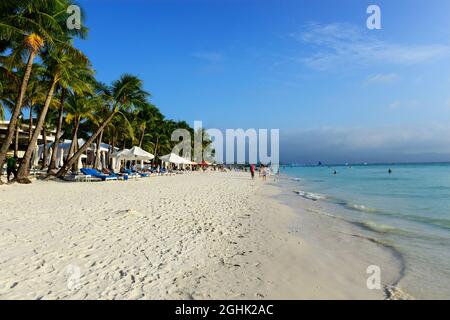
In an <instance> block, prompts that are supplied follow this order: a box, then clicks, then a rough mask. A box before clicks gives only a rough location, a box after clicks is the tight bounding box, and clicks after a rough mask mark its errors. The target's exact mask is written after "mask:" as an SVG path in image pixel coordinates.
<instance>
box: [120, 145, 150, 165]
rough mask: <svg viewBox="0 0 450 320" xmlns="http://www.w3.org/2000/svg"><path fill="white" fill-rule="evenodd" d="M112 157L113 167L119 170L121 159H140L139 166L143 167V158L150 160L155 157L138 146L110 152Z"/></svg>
mask: <svg viewBox="0 0 450 320" xmlns="http://www.w3.org/2000/svg"><path fill="white" fill-rule="evenodd" d="M112 158H113V160H114V162H113V168H114V169H115V170H120V162H121V160H124V161H141V168H143V167H144V161H145V160H152V159H154V158H155V156H154V155H153V154H151V153H150V152H147V151H145V150H143V149H142V148H140V147H137V146H134V147H133V148H131V149H123V150H121V151H118V152H116V153H113V154H112Z"/></svg>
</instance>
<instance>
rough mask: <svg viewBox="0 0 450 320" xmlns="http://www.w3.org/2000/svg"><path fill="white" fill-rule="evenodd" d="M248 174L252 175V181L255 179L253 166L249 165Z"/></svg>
mask: <svg viewBox="0 0 450 320" xmlns="http://www.w3.org/2000/svg"><path fill="white" fill-rule="evenodd" d="M250 174H251V175H252V180H253V179H255V165H254V164H251V165H250Z"/></svg>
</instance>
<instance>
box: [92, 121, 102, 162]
mask: <svg viewBox="0 0 450 320" xmlns="http://www.w3.org/2000/svg"><path fill="white" fill-rule="evenodd" d="M102 138H103V130H102V131H101V132H100V135H99V136H98V139H97V149H96V150H95V161H94V168H95V169H100V161H101V159H100V148H101V145H102Z"/></svg>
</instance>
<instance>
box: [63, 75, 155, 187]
mask: <svg viewBox="0 0 450 320" xmlns="http://www.w3.org/2000/svg"><path fill="white" fill-rule="evenodd" d="M111 92H112V97H113V103H112V106H111V111H110V114H109V115H108V117H107V118H106V119H105V120H104V121H103V123H102V125H101V126H100V127H99V128H98V129H97V130H96V131H95V132H94V133H93V134H92V135H91V137H90V138H89V139H88V140H87V141H86V143H85V144H84V145H83V146H82V147H81V148H80V149H78V151H77V152H76V153H75V154H74V155H73V156H72V157H71V158H70V159H68V160H67V162H66V163H65V164H64V166H63V167H62V168H61V169H60V170H59V171H58V172H57V174H56V176H57V177H58V178H63V177H64V176H65V175H66V174H67V172H68V171H69V169H70V168H71V167H72V166H73V165H74V163H75V162H76V161H77V160H78V158H79V157H80V156H81V154H82V153H83V152H85V151H86V150H87V148H88V147H89V145H91V144H92V143H93V142H94V141H95V139H96V138H97V137H98V135H99V134H100V132H101V131H102V130H104V129H105V128H106V126H107V125H108V124H109V123H110V122H111V120H112V119H113V118H114V117H115V116H116V115H117V114H119V113H121V112H123V111H126V110H131V109H133V108H135V107H137V106H140V105H142V104H144V103H146V100H147V97H148V96H149V93H147V92H146V91H144V89H143V84H142V80H140V79H139V78H137V77H135V76H132V75H128V74H125V75H123V76H122V77H121V78H120V79H119V80H116V81H114V82H113V84H112V88H111Z"/></svg>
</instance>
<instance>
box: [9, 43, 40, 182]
mask: <svg viewBox="0 0 450 320" xmlns="http://www.w3.org/2000/svg"><path fill="white" fill-rule="evenodd" d="M36 55H37V51H35V50H33V51H31V53H30V56H29V57H28V62H27V67H26V69H25V74H24V75H23V79H22V85H21V87H20V91H19V96H18V98H17V101H16V105H15V106H14V110H13V112H12V114H11V120H10V121H9V125H8V132H7V133H6V136H5V140H3V144H2V147H1V148H0V168H2V167H3V161H5V158H6V153H7V152H8V149H9V146H10V145H11V142H12V139H13V136H14V130H15V128H16V124H17V118H18V117H19V114H20V110H21V109H22V104H23V98H24V96H25V92H26V90H27V86H28V81H29V80H30V74H31V69H32V68H33V61H34V58H35V57H36ZM2 171H3V170H0V177H1V175H2ZM0 183H1V179H0Z"/></svg>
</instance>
